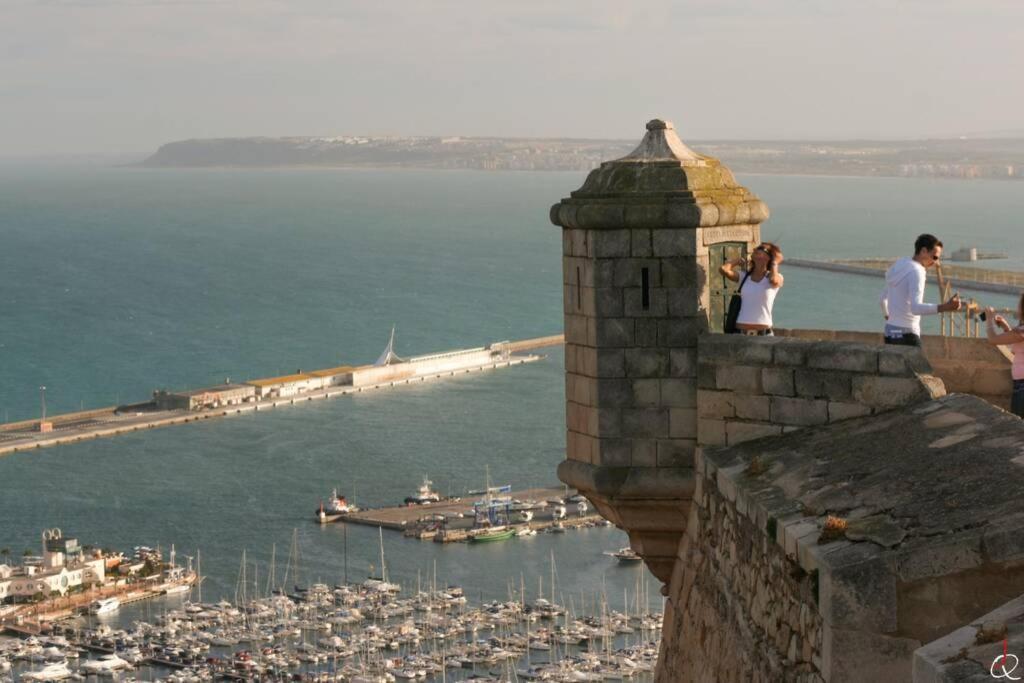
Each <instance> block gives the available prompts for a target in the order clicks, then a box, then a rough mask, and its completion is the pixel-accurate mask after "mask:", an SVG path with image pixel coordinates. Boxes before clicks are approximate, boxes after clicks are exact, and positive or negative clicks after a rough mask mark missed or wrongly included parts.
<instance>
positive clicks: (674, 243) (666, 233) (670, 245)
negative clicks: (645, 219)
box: [651, 230, 697, 258]
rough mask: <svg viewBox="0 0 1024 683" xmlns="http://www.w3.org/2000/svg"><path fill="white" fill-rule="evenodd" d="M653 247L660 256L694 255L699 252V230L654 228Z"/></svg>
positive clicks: (655, 254) (653, 251) (655, 253)
mask: <svg viewBox="0 0 1024 683" xmlns="http://www.w3.org/2000/svg"><path fill="white" fill-rule="evenodd" d="M651 247H652V253H653V254H654V256H656V257H658V258H673V257H678V256H694V255H696V253H697V231H696V230H652V231H651Z"/></svg>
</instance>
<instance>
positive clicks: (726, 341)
mask: <svg viewBox="0 0 1024 683" xmlns="http://www.w3.org/2000/svg"><path fill="white" fill-rule="evenodd" d="M697 386H698V389H697V440H698V443H699V444H700V445H702V446H722V445H734V444H738V443H742V442H744V441H749V440H751V439H757V438H761V437H764V436H778V435H780V434H784V433H786V432H789V431H792V430H794V429H800V428H802V427H809V426H814V425H824V424H831V423H835V422H841V421H843V420H849V419H852V418H856V417H862V416H865V415H874V414H878V413H880V412H884V411H887V410H891V409H893V408H896V407H899V406H902V405H907V404H908V403H913V402H916V401H924V400H928V399H931V398H938V397H940V396H943V395H945V388H944V386H943V384H942V381H941V380H939V379H938V378H936V377H935V376H933V375H932V374H931V367H930V366H929V364H928V361H927V360H926V359H925V357H924V356H923V355H922V354H921V352H920V351H919V350H918V349H913V348H908V347H896V346H881V345H871V344H862V343H857V342H820V341H813V340H805V339H797V338H787V337H747V336H744V335H719V334H713V335H704V336H702V337H701V338H700V340H699V342H698V347H697Z"/></svg>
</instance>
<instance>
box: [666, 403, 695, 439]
mask: <svg viewBox="0 0 1024 683" xmlns="http://www.w3.org/2000/svg"><path fill="white" fill-rule="evenodd" d="M668 435H669V436H670V437H672V438H673V439H696V438H697V409H696V408H669V411H668Z"/></svg>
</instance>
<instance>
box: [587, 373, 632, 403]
mask: <svg viewBox="0 0 1024 683" xmlns="http://www.w3.org/2000/svg"><path fill="white" fill-rule="evenodd" d="M595 384H596V388H597V401H596V402H595V403H594V405H596V406H600V407H601V408H628V407H631V406H632V405H633V383H632V382H630V381H629V380H628V379H610V378H609V379H604V378H598V379H597V380H596V382H595Z"/></svg>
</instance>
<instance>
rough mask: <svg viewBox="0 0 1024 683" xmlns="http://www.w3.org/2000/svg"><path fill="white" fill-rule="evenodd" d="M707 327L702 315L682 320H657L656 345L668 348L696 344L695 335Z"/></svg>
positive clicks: (705, 319)
mask: <svg viewBox="0 0 1024 683" xmlns="http://www.w3.org/2000/svg"><path fill="white" fill-rule="evenodd" d="M707 329H708V321H707V318H705V317H704V316H697V317H694V318H687V319H684V320H659V321H658V345H659V346H664V347H668V348H680V347H687V346H696V344H697V337H698V336H700V334H701V333H703V332H706V331H707Z"/></svg>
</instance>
